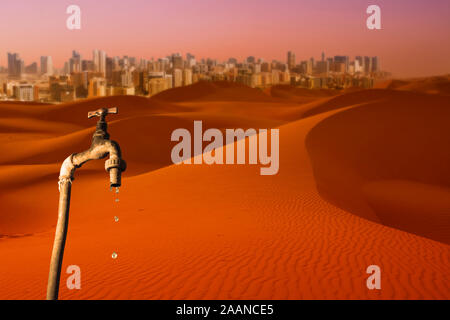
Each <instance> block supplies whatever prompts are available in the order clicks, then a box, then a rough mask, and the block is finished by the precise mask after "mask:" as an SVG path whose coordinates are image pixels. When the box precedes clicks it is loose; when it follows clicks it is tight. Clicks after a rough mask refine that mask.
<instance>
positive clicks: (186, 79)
mask: <svg viewBox="0 0 450 320" xmlns="http://www.w3.org/2000/svg"><path fill="white" fill-rule="evenodd" d="M191 84H192V70H191V69H184V70H183V85H184V86H188V85H191Z"/></svg>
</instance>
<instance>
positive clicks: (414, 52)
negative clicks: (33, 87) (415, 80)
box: [0, 0, 450, 77]
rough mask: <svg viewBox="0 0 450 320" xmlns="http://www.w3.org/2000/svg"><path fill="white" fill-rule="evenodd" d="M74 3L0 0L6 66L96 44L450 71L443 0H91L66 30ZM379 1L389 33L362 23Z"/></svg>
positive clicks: (419, 72)
mask: <svg viewBox="0 0 450 320" xmlns="http://www.w3.org/2000/svg"><path fill="white" fill-rule="evenodd" d="M73 2H74V1H66V0H63V1H52V0H43V1H39V2H35V1H27V0H17V1H14V2H7V3H6V2H5V3H2V4H1V5H0V8H2V9H3V11H4V12H8V19H2V21H0V28H2V29H3V30H8V32H3V33H2V34H1V35H0V65H3V66H4V65H6V61H5V60H4V59H5V53H6V52H7V51H11V52H20V53H22V57H23V59H24V60H25V61H38V60H39V57H40V55H41V53H42V54H43V55H50V56H52V57H53V63H54V65H55V66H57V67H61V66H62V64H63V62H64V61H65V59H66V57H67V55H68V53H70V51H71V50H72V48H74V47H76V48H78V49H79V52H81V54H82V55H86V54H89V55H90V48H93V47H98V48H102V49H103V50H104V51H106V52H109V53H111V54H113V55H115V56H123V55H125V54H129V55H130V56H141V57H146V58H148V59H150V58H151V57H152V56H153V57H161V56H166V55H169V54H170V53H172V52H180V53H182V54H183V55H184V54H186V53H187V52H194V53H195V55H196V56H197V57H214V58H217V59H219V60H226V59H227V58H228V57H235V58H237V59H239V60H242V59H243V58H245V57H246V56H248V55H250V54H251V53H252V52H257V53H258V54H259V55H260V56H261V57H264V58H265V59H266V60H268V61H271V60H273V59H276V60H284V54H285V52H287V51H288V50H292V51H294V52H296V53H297V56H301V57H304V58H305V59H306V58H308V57H311V56H313V55H315V54H316V53H317V52H321V51H323V50H326V51H327V53H328V54H329V55H332V56H334V55H341V54H343V53H346V52H348V53H354V54H355V55H356V54H359V55H363V56H364V55H376V56H379V57H381V58H382V59H383V66H384V67H385V68H386V69H387V70H389V71H391V72H392V73H393V75H394V76H396V77H412V76H428V75H436V74H444V73H448V72H450V61H448V59H447V57H448V56H449V55H450V43H449V42H448V40H447V39H448V38H449V37H450V21H449V20H448V19H447V17H448V15H449V13H450V7H449V6H448V5H447V4H445V2H444V1H438V0H431V1H428V2H424V1H417V0H408V1H406V0H398V1H386V0H377V1H375V2H373V1H372V2H369V1H365V0H346V1H331V0H323V1H312V0H305V1H299V2H293V1H290V0H281V1H276V2H275V1H268V0H261V1H253V0H248V1H244V2H242V1H235V0H227V1H220V0H219V1H215V2H214V3H212V2H210V1H204V0H194V1H189V2H186V1H181V0H173V1H171V2H170V3H168V2H164V1H157V0H155V1H152V2H148V1H141V0H130V1H127V2H126V3H125V2H123V1H119V0H111V1H108V3H107V4H106V2H103V3H102V2H101V1H96V2H92V1H86V0H78V1H75V4H77V5H79V6H80V8H81V10H82V28H81V30H75V31H73V30H72V31H71V30H68V29H67V28H66V19H67V14H66V12H65V10H66V8H67V6H68V5H70V4H73ZM369 4H378V5H379V6H380V7H381V10H382V30H368V29H367V28H366V26H365V22H366V18H367V15H366V8H367V6H368V5H369Z"/></svg>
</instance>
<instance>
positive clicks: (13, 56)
mask: <svg viewBox="0 0 450 320" xmlns="http://www.w3.org/2000/svg"><path fill="white" fill-rule="evenodd" d="M23 72H24V62H23V60H22V59H20V56H19V54H18V53H9V52H8V76H9V77H10V78H14V79H18V78H20V77H21V76H22V73H23Z"/></svg>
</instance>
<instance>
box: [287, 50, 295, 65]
mask: <svg viewBox="0 0 450 320" xmlns="http://www.w3.org/2000/svg"><path fill="white" fill-rule="evenodd" d="M287 65H288V68H289V70H292V69H294V68H295V53H293V52H292V51H288V53H287Z"/></svg>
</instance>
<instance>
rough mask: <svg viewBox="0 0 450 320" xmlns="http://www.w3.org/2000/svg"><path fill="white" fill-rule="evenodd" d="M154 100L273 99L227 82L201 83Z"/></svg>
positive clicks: (265, 100)
mask: <svg viewBox="0 0 450 320" xmlns="http://www.w3.org/2000/svg"><path fill="white" fill-rule="evenodd" d="M152 100H162V101H171V102H182V101H192V100H195V101H202V100H203V101H260V102H270V101H276V100H277V99H274V98H271V97H270V96H268V95H267V94H266V93H264V91H262V90H260V89H253V88H250V87H247V86H245V85H242V84H238V83H231V82H226V81H217V82H205V81H200V82H197V83H195V84H193V85H191V86H187V87H179V88H175V89H172V90H167V91H163V92H161V93H158V94H156V95H154V96H153V97H152Z"/></svg>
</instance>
